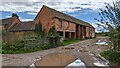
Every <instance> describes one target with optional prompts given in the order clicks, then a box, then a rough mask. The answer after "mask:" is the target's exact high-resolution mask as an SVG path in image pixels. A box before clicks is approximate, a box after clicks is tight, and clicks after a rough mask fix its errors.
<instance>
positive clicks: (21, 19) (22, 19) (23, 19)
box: [19, 17, 33, 21]
mask: <svg viewBox="0 0 120 68" xmlns="http://www.w3.org/2000/svg"><path fill="white" fill-rule="evenodd" d="M19 19H20V21H33V19H28V18H27V19H25V18H21V17H19Z"/></svg>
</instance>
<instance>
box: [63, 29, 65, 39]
mask: <svg viewBox="0 0 120 68" xmlns="http://www.w3.org/2000/svg"><path fill="white" fill-rule="evenodd" d="M63 39H64V40H65V30H63Z"/></svg>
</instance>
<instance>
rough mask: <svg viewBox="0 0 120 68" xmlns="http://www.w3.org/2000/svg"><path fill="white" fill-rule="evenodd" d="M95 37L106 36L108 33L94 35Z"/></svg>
mask: <svg viewBox="0 0 120 68" xmlns="http://www.w3.org/2000/svg"><path fill="white" fill-rule="evenodd" d="M96 36H108V33H107V32H105V33H96Z"/></svg>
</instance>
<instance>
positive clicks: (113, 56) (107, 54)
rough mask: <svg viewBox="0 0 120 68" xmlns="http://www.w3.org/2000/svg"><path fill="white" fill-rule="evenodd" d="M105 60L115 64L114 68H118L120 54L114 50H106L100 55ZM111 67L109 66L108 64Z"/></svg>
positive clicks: (119, 67) (119, 66) (119, 65)
mask: <svg viewBox="0 0 120 68" xmlns="http://www.w3.org/2000/svg"><path fill="white" fill-rule="evenodd" d="M100 55H101V56H103V57H104V58H105V59H107V60H109V61H110V63H115V66H117V67H118V68H120V52H119V53H118V52H116V51H114V50H107V51H103V52H101V53H100ZM110 65H111V64H110Z"/></svg>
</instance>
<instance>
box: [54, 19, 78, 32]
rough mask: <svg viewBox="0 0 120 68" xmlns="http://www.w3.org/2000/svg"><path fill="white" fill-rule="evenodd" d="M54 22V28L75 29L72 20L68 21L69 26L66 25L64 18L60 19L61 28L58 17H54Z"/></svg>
mask: <svg viewBox="0 0 120 68" xmlns="http://www.w3.org/2000/svg"><path fill="white" fill-rule="evenodd" d="M54 23H55V26H56V30H57V31H59V30H76V25H75V24H74V23H72V22H69V23H70V24H69V27H67V21H65V20H62V28H60V27H59V24H58V23H59V19H58V18H55V19H54Z"/></svg>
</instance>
